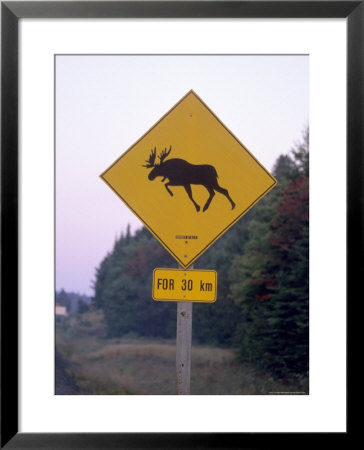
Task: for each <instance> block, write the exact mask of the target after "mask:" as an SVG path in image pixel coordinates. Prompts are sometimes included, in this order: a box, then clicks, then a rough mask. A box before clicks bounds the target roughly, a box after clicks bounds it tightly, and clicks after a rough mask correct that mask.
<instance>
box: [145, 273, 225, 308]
mask: <svg viewBox="0 0 364 450" xmlns="http://www.w3.org/2000/svg"><path fill="white" fill-rule="evenodd" d="M216 292H217V273H216V271H215V270H181V269H154V271H153V290H152V296H153V299H154V300H158V301H179V302H205V303H212V302H215V301H216Z"/></svg>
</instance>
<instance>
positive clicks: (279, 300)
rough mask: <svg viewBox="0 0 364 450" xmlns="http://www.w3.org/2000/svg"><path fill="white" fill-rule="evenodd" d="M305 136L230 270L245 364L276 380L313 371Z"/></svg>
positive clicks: (259, 208)
mask: <svg viewBox="0 0 364 450" xmlns="http://www.w3.org/2000/svg"><path fill="white" fill-rule="evenodd" d="M306 136H307V139H304V140H303V143H301V144H300V145H299V146H296V147H295V149H294V151H293V152H292V153H293V158H294V159H293V161H294V163H295V167H291V169H292V170H291V171H289V170H286V171H285V176H286V179H284V180H283V183H282V184H281V186H280V188H279V189H276V190H275V191H273V192H272V193H271V194H269V196H267V197H266V198H265V199H264V200H263V201H262V202H261V203H260V204H259V206H257V207H256V216H255V220H253V221H251V223H250V226H249V231H250V239H249V242H248V244H247V246H246V251H245V254H244V255H238V256H236V257H235V260H234V263H233V265H232V270H231V273H232V277H231V278H232V292H233V297H234V299H235V301H236V302H237V304H238V305H240V307H241V311H242V315H241V322H240V323H239V326H238V327H237V333H236V342H237V345H238V348H239V355H240V358H241V359H242V360H244V361H248V362H250V363H254V364H256V365H258V366H261V367H263V368H265V369H268V370H269V371H270V372H271V373H274V374H276V375H277V376H287V375H292V374H298V375H303V376H305V375H306V374H307V371H308V258H309V255H308V200H309V199H308V133H307V135H306ZM282 162H284V165H283V164H281V163H282ZM287 162H289V160H288V159H287V158H285V159H282V158H281V159H280V160H278V161H277V165H276V170H281V169H282V167H284V168H285V169H287V167H290V166H291V164H290V162H289V164H286V163H287ZM278 163H279V164H278ZM281 173H283V172H281ZM289 178H290V179H289Z"/></svg>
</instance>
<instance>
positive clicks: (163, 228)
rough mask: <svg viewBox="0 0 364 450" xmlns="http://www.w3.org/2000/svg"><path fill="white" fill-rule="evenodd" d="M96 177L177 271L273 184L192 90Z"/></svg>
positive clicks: (213, 240)
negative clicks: (168, 256) (176, 264)
mask: <svg viewBox="0 0 364 450" xmlns="http://www.w3.org/2000/svg"><path fill="white" fill-rule="evenodd" d="M101 177H102V178H103V180H104V181H105V182H106V183H107V184H108V185H109V186H110V188H111V189H112V190H113V191H114V192H115V193H116V194H117V195H118V196H119V197H120V198H121V200H123V201H124V203H125V204H126V205H127V206H128V207H129V208H130V209H131V210H132V211H133V212H134V213H135V214H136V215H137V216H138V217H139V219H140V220H141V221H142V222H143V223H144V225H145V226H146V227H147V228H148V229H149V231H150V232H151V233H152V234H153V235H154V236H155V237H156V238H157V239H158V240H159V241H160V242H161V244H162V245H163V246H164V247H165V248H166V249H167V250H168V251H169V252H170V253H171V254H172V256H174V258H175V259H176V260H177V261H178V262H179V264H180V265H181V266H182V267H184V268H187V267H189V266H190V265H191V264H192V263H193V262H194V261H195V260H196V259H197V258H198V257H199V256H201V255H202V253H203V252H204V251H205V250H207V248H208V247H210V245H211V244H213V243H214V242H215V241H216V240H217V239H218V238H219V237H221V236H222V234H223V233H225V232H226V231H227V230H228V229H229V228H230V227H231V226H232V225H234V224H235V223H236V222H237V221H238V220H239V219H240V218H241V217H242V216H243V215H244V214H245V213H246V212H247V211H248V210H249V209H250V208H251V207H252V206H253V205H255V204H256V203H257V202H258V201H259V200H260V199H261V198H262V197H263V196H264V195H265V194H267V193H268V192H269V191H270V190H271V189H272V188H273V187H274V186H275V185H276V183H277V181H276V180H275V178H274V177H273V176H272V175H271V174H270V173H269V172H268V171H267V170H266V169H265V168H264V167H263V166H262V164H260V163H259V161H257V159H256V158H255V157H254V156H253V155H252V154H251V153H250V152H249V151H248V150H247V149H246V148H245V147H244V145H243V144H242V143H241V142H240V141H239V140H238V139H237V138H236V137H235V136H234V135H233V134H232V132H231V131H230V130H229V129H228V128H227V127H226V126H225V125H224V124H223V123H222V122H221V120H220V119H219V118H218V117H217V116H216V115H215V114H214V113H213V112H212V111H211V110H210V109H209V107H208V106H207V105H206V104H205V103H204V102H203V101H202V100H201V98H200V97H199V96H198V95H197V94H196V93H195V92H194V91H189V92H188V93H187V94H186V95H185V96H184V97H183V98H182V99H181V100H180V101H179V102H178V103H177V104H176V105H175V106H173V108H172V109H171V110H169V111H168V112H167V113H166V114H165V115H164V116H163V117H162V118H161V119H160V120H159V121H158V122H157V123H156V124H155V125H154V126H153V127H152V128H151V129H150V130H149V131H147V132H146V133H145V134H144V135H143V136H142V137H141V138H140V139H139V140H138V141H137V142H136V143H135V144H134V145H132V146H131V147H130V148H129V149H128V150H126V151H125V153H123V154H122V155H121V156H120V158H118V159H117V160H116V161H115V162H114V163H113V164H112V165H111V166H110V167H109V168H108V169H107V170H105V172H103V173H102V174H101Z"/></svg>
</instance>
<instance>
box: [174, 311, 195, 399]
mask: <svg viewBox="0 0 364 450" xmlns="http://www.w3.org/2000/svg"><path fill="white" fill-rule="evenodd" d="M191 341H192V302H178V303H177V339H176V394H178V395H189V394H190V382H191Z"/></svg>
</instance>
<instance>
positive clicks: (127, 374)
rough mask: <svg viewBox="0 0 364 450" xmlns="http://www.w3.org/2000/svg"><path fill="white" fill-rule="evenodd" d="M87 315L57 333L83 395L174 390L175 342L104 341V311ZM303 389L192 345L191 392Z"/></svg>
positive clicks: (220, 353)
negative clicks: (102, 313)
mask: <svg viewBox="0 0 364 450" xmlns="http://www.w3.org/2000/svg"><path fill="white" fill-rule="evenodd" d="M84 316H85V317H84V318H83V319H82V321H81V322H80V324H77V323H76V322H75V323H74V324H73V325H72V326H67V325H66V326H59V327H57V333H56V344H57V349H58V351H59V352H60V353H61V354H62V355H63V356H64V357H65V358H67V359H68V361H69V362H70V369H69V372H70V374H71V375H72V376H73V377H74V378H75V380H76V382H77V384H78V386H79V387H80V393H81V394H104V395H108V394H110V395H115V394H137V395H138V394H139V395H173V394H175V357H176V347H175V342H174V341H161V340H153V341H148V340H146V339H139V338H123V339H106V338H105V332H104V331H105V330H104V325H103V320H102V317H100V314H99V313H95V312H93V313H91V314H89V315H84ZM88 322H90V323H91V325H89V324H88ZM85 324H86V325H85ZM302 390H303V388H302V387H300V386H297V385H296V384H295V385H292V384H291V385H289V384H284V383H280V382H277V381H275V380H273V378H272V377H271V376H269V374H262V373H257V371H256V370H254V369H253V368H251V367H249V366H247V365H241V364H239V363H238V362H237V361H236V359H235V357H234V353H233V351H232V350H230V349H222V348H211V347H206V346H196V345H194V346H193V348H192V358H191V393H192V394H198V395H234V394H235V395H261V394H269V393H270V392H289V391H291V392H292V391H295V392H297V391H302Z"/></svg>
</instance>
